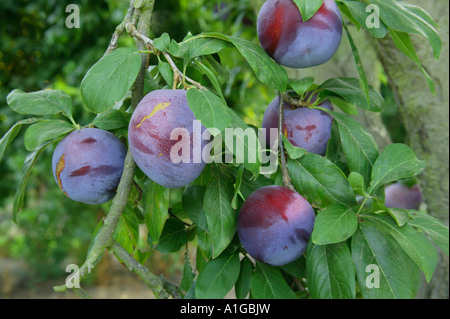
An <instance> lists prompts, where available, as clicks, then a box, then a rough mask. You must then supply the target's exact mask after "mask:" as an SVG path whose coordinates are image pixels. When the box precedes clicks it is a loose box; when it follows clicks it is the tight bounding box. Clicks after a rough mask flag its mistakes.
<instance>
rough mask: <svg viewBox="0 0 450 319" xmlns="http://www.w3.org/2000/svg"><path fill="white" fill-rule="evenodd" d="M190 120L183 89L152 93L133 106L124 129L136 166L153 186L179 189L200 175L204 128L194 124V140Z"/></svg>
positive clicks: (191, 117) (192, 121) (192, 115)
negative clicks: (153, 183)
mask: <svg viewBox="0 0 450 319" xmlns="http://www.w3.org/2000/svg"><path fill="white" fill-rule="evenodd" d="M194 121H196V118H195V116H194V113H193V112H192V111H191V109H190V108H189V105H188V101H187V97H186V91H185V90H156V91H153V92H150V93H149V94H147V95H146V96H145V97H144V98H143V99H142V101H141V102H140V103H139V105H138V106H137V108H136V110H135V111H134V113H133V116H132V117H131V121H130V125H129V127H128V139H129V144H130V149H131V152H132V154H133V157H134V160H135V161H136V164H137V165H138V166H139V168H140V169H141V170H142V171H143V172H144V173H145V174H146V175H147V176H148V177H149V178H150V179H151V180H153V181H154V182H155V183H157V184H159V185H161V186H164V187H167V188H180V187H184V186H186V185H188V184H189V183H191V182H193V181H194V180H195V179H196V178H197V177H198V176H200V174H201V173H202V171H203V169H204V168H205V166H206V163H205V162H204V159H203V156H201V153H202V150H203V147H204V144H205V141H203V140H202V134H203V132H204V130H205V127H204V126H203V125H201V123H200V122H198V123H197V124H198V125H199V127H198V128H199V130H198V131H199V132H197V133H198V135H199V136H195V137H194V135H196V134H194V131H195V130H194V128H195V124H194ZM180 153H181V155H180ZM194 154H195V155H194ZM199 154H200V155H199Z"/></svg>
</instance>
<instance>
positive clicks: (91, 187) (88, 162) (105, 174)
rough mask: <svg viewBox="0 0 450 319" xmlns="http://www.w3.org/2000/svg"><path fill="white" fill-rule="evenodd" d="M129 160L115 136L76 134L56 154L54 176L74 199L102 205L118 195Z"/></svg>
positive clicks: (89, 130) (91, 132)
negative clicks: (125, 162)
mask: <svg viewBox="0 0 450 319" xmlns="http://www.w3.org/2000/svg"><path fill="white" fill-rule="evenodd" d="M125 156H126V148H125V146H124V144H123V143H122V142H121V141H120V140H119V139H118V138H117V137H116V136H115V135H114V134H112V133H110V132H107V131H104V130H100V129H96V128H84V129H81V130H76V131H73V132H72V133H70V134H69V135H67V136H66V137H65V138H64V139H63V140H61V142H59V143H58V145H57V146H56V148H55V150H54V152H53V159H52V168H53V176H54V178H55V181H56V183H57V184H58V186H59V187H60V188H61V189H62V191H63V192H64V193H65V194H66V195H67V196H68V197H69V198H70V199H72V200H74V201H77V202H82V203H86V204H102V203H105V202H107V201H109V200H111V199H112V198H113V197H114V195H115V194H116V189H117V186H118V185H119V182H120V178H121V176H122V172H123V166H124V161H125Z"/></svg>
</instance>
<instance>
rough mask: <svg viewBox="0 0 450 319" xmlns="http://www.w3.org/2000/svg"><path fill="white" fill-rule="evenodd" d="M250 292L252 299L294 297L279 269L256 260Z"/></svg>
mask: <svg viewBox="0 0 450 319" xmlns="http://www.w3.org/2000/svg"><path fill="white" fill-rule="evenodd" d="M251 293H252V296H253V298H254V299H295V293H294V292H293V291H292V290H291V288H290V287H289V286H288V284H287V282H286V280H285V279H284V278H283V274H282V273H281V271H280V270H279V269H278V268H276V267H272V266H269V265H266V264H263V263H260V262H256V270H255V273H254V275H253V279H252V288H251Z"/></svg>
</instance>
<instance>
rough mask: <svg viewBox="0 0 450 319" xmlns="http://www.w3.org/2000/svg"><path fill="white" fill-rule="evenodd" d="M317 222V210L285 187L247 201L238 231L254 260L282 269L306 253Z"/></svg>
mask: <svg viewBox="0 0 450 319" xmlns="http://www.w3.org/2000/svg"><path fill="white" fill-rule="evenodd" d="M315 218H316V216H315V213H314V209H313V208H312V206H311V205H310V204H309V203H308V202H307V201H306V199H304V198H303V197H302V196H301V195H300V194H298V193H296V192H294V191H292V190H290V189H289V188H287V187H283V186H276V185H274V186H266V187H262V188H259V189H258V190H256V191H255V192H253V193H252V194H251V195H250V196H249V197H248V198H247V199H246V200H245V202H244V204H243V205H242V207H241V210H240V212H239V217H238V222H237V231H238V235H239V239H240V240H241V242H242V245H243V247H244V249H245V250H246V251H247V252H248V253H249V254H250V255H251V256H252V257H253V258H255V259H257V260H259V261H262V262H264V263H267V264H269V265H273V266H282V265H286V264H288V263H290V262H292V261H294V260H296V259H298V258H299V257H300V256H301V255H302V254H303V253H304V252H305V251H306V248H307V246H308V241H309V238H310V237H311V234H312V231H313V228H314V221H315Z"/></svg>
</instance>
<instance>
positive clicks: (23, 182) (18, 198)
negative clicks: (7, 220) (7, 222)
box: [12, 141, 53, 222]
mask: <svg viewBox="0 0 450 319" xmlns="http://www.w3.org/2000/svg"><path fill="white" fill-rule="evenodd" d="M51 144H53V141H51V142H48V143H45V144H43V145H41V146H39V147H38V148H36V149H35V150H34V151H33V152H31V153H30V154H29V155H28V156H27V157H26V158H25V161H24V162H23V168H22V175H21V177H20V181H19V184H18V185H17V190H16V194H15V196H14V204H13V210H12V215H13V221H14V222H17V215H18V214H19V213H20V211H21V210H22V207H23V201H24V198H25V191H26V188H27V183H28V179H29V177H30V174H31V170H32V169H33V167H34V165H35V164H36V161H37V160H38V158H39V156H40V155H41V154H42V153H43V152H44V150H45V149H46V148H47V147H48V146H50V145H51Z"/></svg>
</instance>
